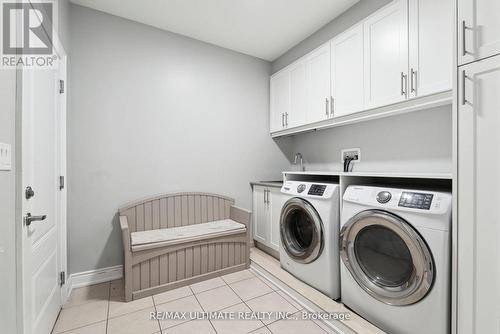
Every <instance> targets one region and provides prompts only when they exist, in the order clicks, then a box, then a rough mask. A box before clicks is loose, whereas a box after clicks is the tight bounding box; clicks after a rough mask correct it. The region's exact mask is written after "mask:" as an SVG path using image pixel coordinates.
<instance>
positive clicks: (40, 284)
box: [21, 61, 65, 334]
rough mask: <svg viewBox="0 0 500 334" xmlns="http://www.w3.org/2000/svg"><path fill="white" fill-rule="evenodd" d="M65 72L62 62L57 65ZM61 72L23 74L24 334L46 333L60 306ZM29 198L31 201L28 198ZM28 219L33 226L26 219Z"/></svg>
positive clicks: (62, 166)
mask: <svg viewBox="0 0 500 334" xmlns="http://www.w3.org/2000/svg"><path fill="white" fill-rule="evenodd" d="M61 66H62V72H61V73H65V69H64V66H65V62H64V61H63V62H61ZM60 79H64V78H61V75H60V72H59V69H56V70H48V69H31V70H23V72H22V134H23V135H22V136H23V138H22V140H23V141H22V184H23V192H24V191H25V190H26V189H27V188H28V187H31V189H32V190H33V194H32V195H28V196H26V195H25V193H23V198H24V199H23V205H22V206H23V215H24V217H25V219H24V221H23V228H22V250H21V251H22V275H21V276H22V288H23V291H22V295H23V300H22V302H23V307H22V308H23V313H24V314H23V329H24V333H26V334H48V333H50V332H51V330H52V327H53V325H54V323H55V321H56V318H57V315H58V313H59V310H60V308H61V304H62V294H61V286H60V271H61V268H63V267H64V266H63V264H62V263H63V261H65V258H63V259H62V258H61V255H62V253H64V252H62V245H61V243H62V242H61V237H63V238H64V235H61V225H62V223H61V222H62V220H63V219H64V213H65V210H64V208H63V207H62V205H63V204H62V203H63V201H62V197H63V196H64V195H61V194H60V193H59V191H60V189H59V173H60V172H61V171H63V170H64V168H65V166H64V165H62V163H63V161H64V153H63V152H64V151H65V147H64V146H63V145H61V141H62V140H64V137H65V126H64V123H63V122H65V118H64V117H61V112H62V111H65V110H61V109H62V108H61V105H62V103H60V101H61V98H63V97H62V96H61V94H60V86H59V80H60ZM28 197H29V198H28ZM29 215H31V216H32V219H33V221H30V220H29Z"/></svg>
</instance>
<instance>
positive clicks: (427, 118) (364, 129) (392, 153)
mask: <svg viewBox="0 0 500 334" xmlns="http://www.w3.org/2000/svg"><path fill="white" fill-rule="evenodd" d="M356 147H359V148H361V162H360V164H359V165H356V166H355V168H354V171H360V172H361V171H362V172H415V173H450V172H451V163H452V162H451V160H452V114H451V106H442V107H438V108H433V109H429V110H424V111H418V112H413V113H409V114H404V115H400V116H394V117H389V118H382V119H378V120H373V121H368V122H363V123H358V124H353V125H350V126H343V127H338V128H332V129H326V130H320V131H315V132H309V133H305V134H300V135H296V136H294V137H293V140H292V145H291V150H292V152H301V153H302V154H303V155H304V159H305V165H306V169H307V170H325V171H327V170H328V171H341V170H342V165H341V160H340V159H341V150H342V149H345V148H356Z"/></svg>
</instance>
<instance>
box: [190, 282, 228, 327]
mask: <svg viewBox="0 0 500 334" xmlns="http://www.w3.org/2000/svg"><path fill="white" fill-rule="evenodd" d="M222 281H223V282H224V283H226V282H225V281H224V280H222ZM189 289H190V290H191V292H192V293H193V296H194V298H195V299H196V301H197V302H198V305H200V307H201V309H202V310H203V312H206V311H205V309H204V308H203V305H201V303H200V301H199V300H198V297H196V294H195V293H194V291H193V289H191V286H190V287H189ZM208 323H209V324H210V326H212V328H213V330H214V332H215V333H217V334H218V332H217V329H215V326H214V324H212V321H210V320H208Z"/></svg>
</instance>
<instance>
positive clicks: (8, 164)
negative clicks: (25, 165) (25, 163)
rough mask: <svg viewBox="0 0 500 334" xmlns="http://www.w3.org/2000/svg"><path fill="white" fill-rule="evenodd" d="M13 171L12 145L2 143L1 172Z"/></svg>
mask: <svg viewBox="0 0 500 334" xmlns="http://www.w3.org/2000/svg"><path fill="white" fill-rule="evenodd" d="M11 169H12V148H11V145H10V144H5V143H0V171H9V170H11Z"/></svg>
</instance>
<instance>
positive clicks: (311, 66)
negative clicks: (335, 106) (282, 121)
mask: <svg viewBox="0 0 500 334" xmlns="http://www.w3.org/2000/svg"><path fill="white" fill-rule="evenodd" d="M306 71H307V123H314V122H318V121H322V120H325V119H328V118H329V117H330V106H329V104H330V44H329V43H327V44H325V45H323V46H321V47H320V48H318V49H317V50H315V51H313V52H312V53H311V54H309V55H308V56H307V57H306Z"/></svg>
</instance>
